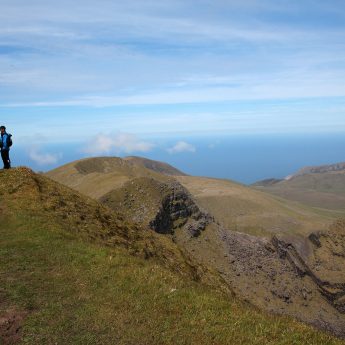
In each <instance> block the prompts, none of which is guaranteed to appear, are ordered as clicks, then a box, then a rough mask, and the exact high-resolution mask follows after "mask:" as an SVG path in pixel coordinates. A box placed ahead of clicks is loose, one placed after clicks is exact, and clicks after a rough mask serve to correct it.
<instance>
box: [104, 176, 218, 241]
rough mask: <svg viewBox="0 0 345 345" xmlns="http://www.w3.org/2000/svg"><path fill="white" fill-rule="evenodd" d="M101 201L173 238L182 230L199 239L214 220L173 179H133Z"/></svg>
mask: <svg viewBox="0 0 345 345" xmlns="http://www.w3.org/2000/svg"><path fill="white" fill-rule="evenodd" d="M100 201H101V202H102V203H104V204H106V205H107V206H109V207H111V208H113V209H116V210H121V211H122V212H123V213H126V214H127V216H128V217H129V218H130V219H131V220H133V221H135V222H139V223H144V224H147V225H148V226H149V227H150V228H151V229H153V230H154V231H156V232H158V233H161V234H173V233H174V232H175V230H176V229H180V228H181V229H184V230H185V231H186V232H188V234H189V235H190V236H191V237H197V236H199V235H200V233H201V232H202V231H203V230H204V229H205V228H206V226H207V225H208V224H209V223H210V222H212V220H213V218H212V217H211V216H210V215H209V214H208V213H206V212H204V211H202V210H201V209H200V208H199V207H198V205H197V204H196V203H195V202H194V200H193V198H192V196H191V195H190V194H189V192H188V191H187V190H186V189H185V188H184V187H183V186H182V185H181V184H180V183H178V182H177V181H175V180H173V179H171V180H170V181H169V182H167V183H164V182H160V181H157V180H155V179H153V178H145V177H142V178H137V179H133V180H131V181H129V182H127V183H126V184H125V185H124V186H123V187H122V188H119V189H116V190H113V191H111V192H110V193H108V194H106V195H105V196H104V197H102V198H101V199H100Z"/></svg>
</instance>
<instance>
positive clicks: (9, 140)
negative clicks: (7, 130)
mask: <svg viewBox="0 0 345 345" xmlns="http://www.w3.org/2000/svg"><path fill="white" fill-rule="evenodd" d="M12 144H13V142H12V134H8V135H7V147H11V146H12Z"/></svg>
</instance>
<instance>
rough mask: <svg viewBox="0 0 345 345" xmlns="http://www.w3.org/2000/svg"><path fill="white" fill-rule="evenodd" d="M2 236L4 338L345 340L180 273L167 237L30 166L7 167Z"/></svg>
mask: <svg viewBox="0 0 345 345" xmlns="http://www.w3.org/2000/svg"><path fill="white" fill-rule="evenodd" d="M0 236H1V241H0V261H1V265H0V296H1V300H0V320H1V323H0V342H2V343H14V342H18V341H19V340H20V339H21V343H24V344H115V343H116V344H120V345H121V344H143V345H145V344H150V345H151V344H153V345H154V344H219V345H221V344H231V343H236V344H267V343H272V344H273V343H274V344H286V345H287V344H315V345H317V344H320V345H321V344H329V345H331V344H339V345H340V344H344V342H343V341H341V340H337V339H335V338H333V337H331V336H329V335H326V334H324V333H322V332H319V331H316V330H314V329H313V328H311V327H309V326H306V325H303V324H300V323H298V322H296V321H293V320H291V319H289V318H283V317H278V316H272V315H268V314H266V313H263V312H260V311H258V310H256V309H253V308H251V307H250V306H248V305H243V304H242V303H240V302H238V301H237V300H236V299H233V298H231V297H230V296H229V295H224V294H221V293H220V292H217V291H216V290H211V289H210V288H208V287H206V286H205V285H201V284H200V283H197V282H195V281H193V280H192V279H191V278H193V276H189V275H188V274H182V275H181V274H178V272H180V270H171V269H169V264H168V265H166V263H167V262H166V260H168V258H169V255H171V256H172V257H173V260H172V262H173V263H174V266H175V267H176V266H178V263H179V262H181V263H182V261H183V260H182V261H180V259H179V257H180V258H181V256H180V254H178V252H176V249H173V247H172V246H173V244H171V246H170V247H169V245H168V244H167V243H165V242H164V241H165V240H164V238H165V237H164V236H163V237H162V236H158V235H157V236H156V234H154V233H148V234H145V233H143V229H140V228H139V227H138V226H136V225H135V224H129V223H126V222H125V221H124V220H123V219H122V218H121V215H119V214H114V212H109V210H108V209H107V208H105V207H103V206H102V205H100V204H98V203H97V202H95V201H93V200H91V199H89V198H86V197H83V196H81V195H79V194H78V193H75V192H74V191H72V190H70V189H68V188H66V187H64V186H61V185H59V184H57V183H55V182H53V181H50V180H49V179H47V178H44V177H43V176H40V175H36V174H34V173H32V172H31V171H30V170H28V169H13V170H12V171H2V172H0ZM151 236H153V237H151ZM152 239H154V241H152ZM161 241H163V242H161ZM169 241H170V240H169ZM166 246H168V247H166ZM131 253H132V254H135V256H133V255H131ZM164 253H165V254H164ZM168 253H170V254H168ZM161 255H163V256H165V258H163V260H161ZM175 255H177V257H176V256H175ZM145 257H146V259H144V258H145ZM187 266H189V267H190V265H187ZM180 267H181V270H182V272H183V270H184V269H183V267H185V266H184V265H183V263H182V265H181V266H180ZM198 271H199V270H198ZM4 325H6V327H4Z"/></svg>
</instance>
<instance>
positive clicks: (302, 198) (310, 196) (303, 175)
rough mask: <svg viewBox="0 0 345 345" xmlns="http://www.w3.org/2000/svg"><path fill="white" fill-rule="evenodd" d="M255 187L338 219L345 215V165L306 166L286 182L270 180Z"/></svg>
mask: <svg viewBox="0 0 345 345" xmlns="http://www.w3.org/2000/svg"><path fill="white" fill-rule="evenodd" d="M252 186H253V187H254V188H256V189H260V190H262V191H265V192H268V193H271V194H273V195H276V196H279V197H282V198H284V199H289V200H292V201H297V202H300V203H302V204H305V205H308V206H312V207H315V208H318V209H322V210H325V211H326V212H327V213H329V212H333V214H334V215H337V216H338V217H340V216H345V162H340V163H335V164H329V165H320V166H308V167H304V168H302V169H300V170H298V171H297V172H296V173H294V174H292V175H290V176H288V177H286V178H285V179H284V180H278V179H266V180H262V181H258V182H256V183H254V184H252Z"/></svg>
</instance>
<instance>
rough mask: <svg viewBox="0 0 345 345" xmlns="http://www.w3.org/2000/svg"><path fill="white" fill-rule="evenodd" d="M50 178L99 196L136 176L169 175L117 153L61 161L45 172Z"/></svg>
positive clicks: (157, 178)
mask: <svg viewBox="0 0 345 345" xmlns="http://www.w3.org/2000/svg"><path fill="white" fill-rule="evenodd" d="M47 176H49V177H50V178H52V179H54V180H56V181H58V182H60V183H63V184H65V185H67V186H69V187H71V188H74V189H76V190H78V191H79V192H82V193H83V194H86V195H89V196H90V197H92V198H94V199H99V198H101V197H102V196H104V195H105V194H107V193H108V192H110V191H112V190H114V189H116V188H120V187H122V186H123V185H124V184H125V183H126V182H128V181H129V180H131V179H134V178H138V177H151V178H154V179H156V180H159V181H168V180H169V177H168V176H166V175H164V174H161V173H157V172H155V171H153V170H151V169H147V168H146V167H145V166H143V165H142V164H135V163H133V162H131V161H130V160H124V159H121V158H117V157H97V158H87V159H83V160H80V161H75V162H72V163H69V164H66V165H63V166H61V167H59V168H57V169H54V170H51V171H49V172H48V173H47Z"/></svg>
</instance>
